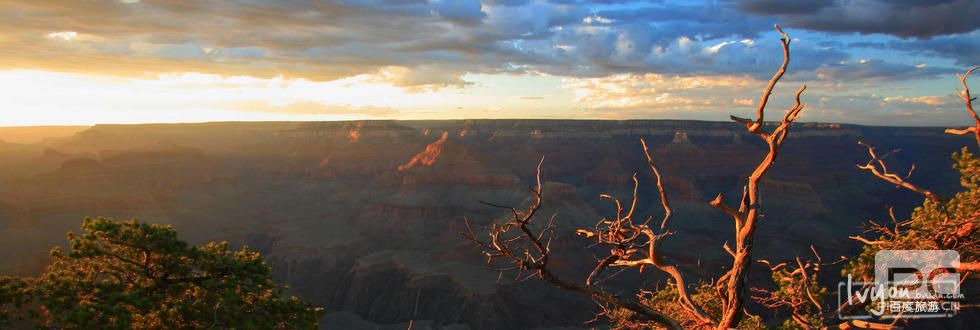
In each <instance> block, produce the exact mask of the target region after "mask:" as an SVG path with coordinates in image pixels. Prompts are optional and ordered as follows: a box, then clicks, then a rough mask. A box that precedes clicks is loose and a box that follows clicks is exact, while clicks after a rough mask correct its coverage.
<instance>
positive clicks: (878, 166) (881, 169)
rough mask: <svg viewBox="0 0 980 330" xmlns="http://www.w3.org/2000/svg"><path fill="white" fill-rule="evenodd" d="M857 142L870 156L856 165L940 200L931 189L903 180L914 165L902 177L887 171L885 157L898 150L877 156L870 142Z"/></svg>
mask: <svg viewBox="0 0 980 330" xmlns="http://www.w3.org/2000/svg"><path fill="white" fill-rule="evenodd" d="M858 144H860V145H862V146H865V147H867V148H868V155H870V156H871V159H869V160H868V163H866V164H864V165H857V167H858V168H859V169H862V170H866V171H869V172H871V174H872V175H874V176H875V177H877V178H879V179H882V180H885V181H886V182H888V183H891V184H894V185H895V186H898V187H902V188H905V189H908V190H911V191H914V192H916V193H919V194H921V195H923V196H925V197H926V198H929V199H931V200H933V201H936V202H939V201H940V198H939V196H936V194H934V193H932V192H931V191H929V190H926V189H922V188H920V187H919V186H916V185H914V184H912V183H909V182H908V181H905V180H906V179H908V178H909V177H910V176H912V172H913V171H915V165H912V167H911V169H909V172H908V174H906V175H905V176H904V177H902V176H899V175H897V174H895V173H892V172H889V170H888V165H887V164H885V159H886V158H888V157H889V156H891V155H894V154H895V153H896V152H898V150H895V151H892V152H889V153H887V154H885V155H884V156H880V157H879V156H878V154H877V153H876V152H875V147H873V146H871V145H870V144H867V143H864V141H858Z"/></svg>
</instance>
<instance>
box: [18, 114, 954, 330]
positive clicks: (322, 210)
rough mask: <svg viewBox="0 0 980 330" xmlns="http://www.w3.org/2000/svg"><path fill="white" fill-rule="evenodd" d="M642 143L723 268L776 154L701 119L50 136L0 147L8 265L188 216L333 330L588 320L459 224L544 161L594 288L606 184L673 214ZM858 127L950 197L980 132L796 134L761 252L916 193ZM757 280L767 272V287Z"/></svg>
mask: <svg viewBox="0 0 980 330" xmlns="http://www.w3.org/2000/svg"><path fill="white" fill-rule="evenodd" d="M641 137H642V138H644V139H645V140H646V141H647V143H648V144H649V145H650V148H651V151H652V152H653V155H654V157H655V158H656V160H657V162H658V163H659V165H660V167H661V170H662V171H663V173H664V181H665V184H666V186H667V188H668V193H669V195H670V197H671V199H672V202H673V204H672V205H673V206H674V221H673V224H672V226H673V231H674V232H675V234H674V235H672V236H671V237H670V239H669V240H667V242H665V245H664V248H665V249H667V250H666V251H669V252H670V253H668V257H669V258H670V259H671V260H672V261H674V262H676V263H678V264H680V265H681V267H682V269H683V270H684V271H685V272H688V273H690V274H691V276H694V277H704V278H710V277H717V275H718V274H715V273H711V272H710V271H708V270H711V269H718V268H716V267H717V266H720V265H722V264H724V263H725V262H727V261H728V260H730V258H729V257H728V256H727V255H726V254H725V253H724V252H723V251H722V250H721V249H720V246H721V245H722V244H723V243H724V242H725V241H726V240H727V241H730V240H731V237H730V235H731V223H730V220H729V219H728V218H727V217H726V216H724V215H723V214H720V213H719V212H718V211H717V210H715V209H713V208H712V207H710V206H708V205H707V201H708V200H710V199H712V198H714V196H716V195H717V194H724V195H726V197H728V198H729V200H735V199H737V198H738V197H739V196H740V194H741V191H740V190H739V188H738V185H739V183H740V182H741V181H742V180H744V179H745V176H746V174H747V173H748V172H750V171H751V170H752V169H753V167H754V166H755V165H756V164H757V163H758V161H759V159H761V157H763V155H764V149H763V148H764V146H763V145H762V144H761V143H759V142H758V141H757V140H758V139H757V137H755V136H751V135H746V134H744V128H741V127H739V126H738V125H734V124H731V123H715V122H695V121H549V120H477V121H407V122H401V121H398V122H396V121H370V122H328V123H208V124H180V125H132V126H130V125H99V126H95V127H93V128H90V129H88V130H85V131H81V132H78V133H77V134H75V135H74V136H72V137H70V138H66V139H62V140H60V141H48V142H46V144H45V145H44V146H38V145H33V146H32V145H26V146H25V145H17V146H10V148H0V165H2V166H7V168H9V169H10V170H9V171H5V174H4V176H0V178H6V179H4V182H3V184H2V185H0V272H2V273H15V272H16V273H31V272H34V271H36V270H38V269H40V267H43V265H44V263H45V260H46V259H45V257H44V256H45V254H46V252H47V251H48V249H49V248H50V247H51V246H53V245H56V244H60V243H62V242H63V241H64V233H65V232H66V231H68V230H74V229H76V228H77V226H78V224H79V223H80V222H81V219H82V218H83V217H85V216H96V215H107V216H115V217H118V218H129V217H137V218H140V219H141V220H144V221H151V222H158V223H168V224H173V225H174V226H176V228H177V229H178V232H179V233H180V234H181V235H182V237H184V238H186V239H188V240H190V241H192V242H195V243H201V242H206V241H212V240H219V241H220V240H227V241H229V242H230V243H232V244H233V245H242V244H248V245H249V246H252V247H254V248H256V249H258V250H259V251H261V252H263V253H264V254H265V255H266V256H268V258H269V260H270V262H271V263H272V264H273V265H274V266H275V272H276V276H277V277H279V278H280V279H281V280H282V281H283V282H285V283H287V284H289V285H290V286H291V287H292V291H293V292H294V293H297V294H299V295H302V296H304V297H306V298H308V299H311V300H313V301H315V302H317V303H318V304H320V305H323V306H325V307H326V308H327V310H328V312H329V314H328V315H327V317H326V318H325V319H324V321H323V325H324V326H325V327H326V328H338V327H339V328H350V329H355V328H371V329H376V328H384V327H395V328H399V327H400V328H402V329H404V328H405V326H406V325H407V323H408V322H409V321H412V320H414V321H415V322H414V326H415V327H416V328H424V327H431V328H433V329H461V328H471V329H510V328H533V327H542V328H546V327H558V326H580V325H582V322H584V321H586V320H588V319H590V318H591V317H592V312H593V311H594V304H593V303H592V302H590V301H588V300H587V299H585V298H583V297H579V296H576V295H574V294H571V293H567V292H563V291H560V290H558V289H554V288H551V287H549V286H547V285H545V284H541V283H538V282H536V281H533V280H531V281H525V282H520V283H515V282H514V281H513V277H510V276H502V277H499V278H498V275H499V274H498V273H496V272H493V271H490V270H489V269H487V268H485V264H484V263H485V259H484V258H483V256H482V255H480V253H479V251H478V249H476V248H474V247H473V246H472V245H471V244H469V243H467V242H466V241H464V240H463V239H462V238H461V237H460V236H459V232H461V231H464V230H465V225H464V224H465V223H466V222H468V223H470V224H471V225H472V226H473V227H474V228H475V229H477V230H479V229H480V228H482V226H484V225H487V224H489V223H490V222H491V221H500V220H502V219H505V218H507V217H509V216H510V211H509V210H506V209H500V208H496V207H492V206H488V205H486V204H482V203H480V201H485V202H490V203H493V204H497V205H505V206H516V207H524V206H526V205H527V204H528V203H530V199H529V196H530V194H529V191H528V187H529V186H531V185H533V184H534V181H533V179H534V170H535V166H536V165H537V164H538V162H539V161H540V160H541V158H542V156H544V158H545V160H544V163H543V166H542V170H543V173H542V180H543V181H544V187H543V188H544V207H543V208H542V210H541V213H540V214H541V216H542V218H541V220H540V221H546V220H547V219H548V218H550V217H551V216H552V215H554V216H555V217H556V218H555V219H556V221H557V224H558V227H559V230H558V239H557V240H556V241H555V242H554V245H553V246H554V248H555V249H556V257H555V258H554V259H553V260H552V262H551V265H552V267H554V269H555V271H557V272H559V273H561V274H562V276H565V277H567V278H568V279H570V280H581V279H582V278H584V276H585V274H583V273H582V272H583V268H585V267H588V266H583V265H584V264H590V263H594V262H595V260H594V253H593V251H591V250H589V248H588V247H587V246H586V244H587V242H583V241H582V240H581V239H580V238H578V237H576V236H575V235H574V230H575V229H577V228H581V227H586V226H592V225H594V224H595V222H596V221H598V220H600V219H602V217H603V216H611V215H612V212H613V209H612V206H611V204H610V203H609V201H608V200H600V199H599V198H598V195H599V194H601V193H607V194H612V195H615V196H616V197H618V198H620V199H622V200H629V199H630V197H631V196H632V191H633V180H632V175H633V173H634V172H635V173H637V179H638V180H639V187H638V190H639V196H640V198H639V200H638V212H640V213H641V214H642V217H646V216H653V217H654V218H658V217H660V216H661V215H662V211H661V210H660V208H659V200H658V199H657V197H656V196H658V195H657V192H656V190H655V188H654V186H653V185H652V183H653V177H652V176H651V175H650V174H649V170H648V169H647V167H646V163H645V158H644V156H643V154H642V151H641V149H640V145H639V142H638V140H639V138H641ZM858 138H861V139H864V140H867V141H870V142H874V143H876V144H879V145H881V146H882V148H892V147H896V148H897V147H900V148H902V149H903V150H905V152H903V153H901V154H898V155H897V156H896V157H895V159H894V160H895V161H896V162H898V163H897V165H896V166H898V167H907V166H908V165H909V164H910V163H911V162H912V161H913V160H915V161H916V164H917V170H916V172H917V173H918V174H917V177H916V178H917V179H918V180H920V182H922V183H923V184H924V185H928V186H930V187H935V188H934V189H935V190H937V191H939V192H945V191H949V189H951V188H953V187H955V185H956V184H957V181H956V177H955V174H954V173H951V171H949V170H948V169H949V167H948V166H949V159H948V158H949V157H948V156H949V154H950V153H951V152H952V151H954V150H957V149H958V148H959V146H961V145H965V144H966V143H968V142H969V140H968V138H963V137H951V136H944V135H943V134H942V133H941V130H937V129H931V128H894V129H893V128H887V129H885V128H874V127H861V126H852V125H836V124H808V123H804V124H801V125H798V126H794V130H793V132H792V133H791V135H790V140H788V141H787V145H786V151H785V152H784V153H783V154H782V155H781V156H780V159H779V160H778V162H777V163H776V166H775V167H774V168H773V170H772V171H771V172H770V173H769V175H768V176H767V178H766V180H764V181H763V182H762V194H763V200H762V201H763V203H764V207H765V210H766V214H765V218H764V220H763V223H762V224H761V227H760V228H759V231H758V233H757V235H758V236H759V239H758V240H757V247H756V251H757V253H758V254H759V255H760V256H764V257H765V258H767V259H770V260H779V259H781V258H788V257H792V256H795V255H803V254H807V253H808V250H809V246H810V244H814V245H815V246H816V247H817V248H818V249H820V250H821V252H825V253H826V254H827V255H842V254H849V252H852V251H853V250H854V249H855V248H856V247H857V246H856V244H854V243H852V242H850V241H849V240H848V239H847V238H846V237H847V235H853V234H855V233H857V232H859V231H860V229H859V228H858V227H857V226H858V225H859V224H860V223H862V222H863V221H865V220H868V219H874V218H877V219H883V216H884V214H885V213H884V212H885V211H886V209H885V208H884V207H883V205H884V204H885V201H888V204H892V205H911V204H912V202H914V201H915V200H916V199H917V196H914V195H910V194H905V193H904V192H902V191H899V190H895V189H893V187H890V186H888V185H883V184H880V183H879V182H877V181H875V180H873V179H870V178H867V177H866V175H864V174H863V173H861V172H859V171H857V170H855V169H854V167H853V165H854V164H855V163H858V162H861V161H864V160H866V158H865V157H866V152H865V151H864V150H863V149H861V148H860V147H858V146H857V145H856V144H855V143H854V142H855V141H856V140H857V139H858ZM0 147H2V145H0ZM45 148H48V149H49V150H48V151H44V149H45ZM896 211H898V212H902V210H901V209H897V210H896ZM464 220H465V222H464ZM755 275H758V276H754V277H753V278H752V279H751V280H752V281H753V283H766V281H768V279H767V275H766V274H763V273H759V274H755ZM624 276H625V277H624V282H629V283H657V282H658V281H662V280H663V278H662V277H661V276H659V275H658V274H651V273H650V272H644V273H643V274H635V273H629V272H627V273H624ZM831 277H832V276H831ZM619 284H622V283H619ZM619 284H617V282H615V281H613V282H610V283H609V285H611V286H613V287H615V286H616V285H619ZM651 285H652V284H651ZM651 288H652V286H651ZM556 301H560V303H557V302H556Z"/></svg>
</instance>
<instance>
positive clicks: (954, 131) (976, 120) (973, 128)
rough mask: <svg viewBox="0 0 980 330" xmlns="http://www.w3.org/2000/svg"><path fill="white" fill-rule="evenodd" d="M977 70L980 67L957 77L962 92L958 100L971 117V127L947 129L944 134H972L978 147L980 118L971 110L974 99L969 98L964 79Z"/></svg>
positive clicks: (979, 144)
mask: <svg viewBox="0 0 980 330" xmlns="http://www.w3.org/2000/svg"><path fill="white" fill-rule="evenodd" d="M977 69H980V65H978V66H975V67H972V68H970V69H969V70H966V73H964V74H962V75H958V76H959V77H960V84H961V85H963V91H961V92H960V93H959V94H960V98H962V99H963V102H964V103H966V111H967V112H969V113H970V116H971V117H973V123H974V124H973V126H970V127H968V128H966V129H955V128H949V129H946V133H949V134H956V135H965V134H970V133H973V135H974V136H976V139H977V146H978V147H980V116H977V112H976V110H973V101H974V100H976V98H975V97H971V96H970V86H967V84H966V78H968V77H970V74H971V73H973V71H975V70H977Z"/></svg>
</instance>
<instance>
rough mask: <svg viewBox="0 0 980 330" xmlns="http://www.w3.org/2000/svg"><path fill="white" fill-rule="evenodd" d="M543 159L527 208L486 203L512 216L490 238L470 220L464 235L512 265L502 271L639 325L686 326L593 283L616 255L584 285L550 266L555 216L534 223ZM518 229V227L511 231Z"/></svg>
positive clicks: (492, 258) (492, 229)
mask: <svg viewBox="0 0 980 330" xmlns="http://www.w3.org/2000/svg"><path fill="white" fill-rule="evenodd" d="M543 162H544V158H542V159H541V162H539V163H538V167H537V171H536V174H535V181H536V186H535V187H533V188H531V193H532V195H533V196H534V200H533V201H532V202H531V204H530V205H529V206H528V208H527V209H526V210H518V209H517V208H512V207H504V206H500V205H496V204H492V203H485V204H488V205H492V206H496V207H502V208H508V209H509V210H510V211H511V214H512V215H513V216H512V217H511V219H509V220H508V221H506V222H505V223H503V224H499V225H498V224H492V225H491V226H490V228H489V229H488V230H487V234H486V236H487V237H488V238H489V240H488V241H484V240H481V239H480V238H479V237H477V235H476V233H474V232H473V230H472V228H470V226H469V223H468V222H467V224H466V227H467V231H466V232H464V233H461V235H463V236H464V237H465V238H467V239H469V240H470V241H472V242H474V243H475V244H477V245H478V246H480V247H482V248H483V253H484V255H486V256H487V262H488V263H490V264H493V263H494V261H495V260H505V261H506V262H508V263H510V264H512V265H513V266H512V267H503V268H496V269H497V270H499V271H516V273H517V278H521V277H523V276H522V275H523V273H524V272H530V273H532V274H531V276H537V277H539V278H540V279H542V280H544V281H545V282H548V283H550V284H552V285H554V286H557V287H559V288H562V289H565V290H570V291H574V292H578V293H582V294H585V295H587V296H589V297H590V298H592V299H593V300H595V301H596V302H598V303H599V304H601V305H603V306H614V307H618V308H622V309H625V310H629V311H631V312H633V313H634V318H635V319H636V322H637V324H642V325H652V324H656V325H658V326H661V327H666V328H669V329H683V328H682V327H681V326H680V324H678V323H677V321H675V320H674V319H672V318H671V317H669V316H667V315H665V314H664V313H661V312H660V311H657V310H654V309H652V308H650V307H648V306H646V305H644V304H642V303H640V302H639V301H636V300H632V299H629V298H623V297H620V296H617V295H614V294H611V293H608V292H606V291H604V290H602V289H600V288H598V287H596V286H595V285H594V283H593V281H592V278H593V277H595V276H597V275H598V274H599V273H601V272H602V270H604V269H605V268H606V267H608V266H609V264H611V263H613V262H615V260H616V258H608V259H606V260H604V261H602V262H601V263H600V264H599V265H597V266H596V269H595V270H593V272H592V274H590V275H589V278H588V279H586V281H585V284H584V285H579V284H574V283H572V282H569V281H566V280H563V279H561V278H559V277H558V276H557V275H556V274H554V273H553V272H551V271H550V270H549V269H548V260H549V257H550V254H551V241H552V239H553V238H554V235H555V233H554V229H555V225H554V217H552V218H551V221H550V222H549V223H548V224H547V225H546V226H544V227H543V228H540V229H538V228H537V227H536V226H535V224H534V222H533V221H534V217H535V215H536V214H537V213H538V210H540V209H541V205H542V203H543V202H542V200H543V199H542V190H541V164H542V163H543ZM634 195H635V194H634ZM616 202H617V205H618V206H619V208H618V209H619V214H620V215H622V212H623V208H622V206H621V204H620V203H619V201H618V200H617V201H616ZM635 207H636V202H635V200H634V202H633V203H632V205H631V207H630V211H629V216H632V214H633V210H634V209H635ZM515 228H516V230H512V229H515Z"/></svg>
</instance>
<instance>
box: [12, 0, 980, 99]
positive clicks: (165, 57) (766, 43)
mask: <svg viewBox="0 0 980 330" xmlns="http://www.w3.org/2000/svg"><path fill="white" fill-rule="evenodd" d="M852 5H853V1H840V2H835V3H834V4H833V6H830V5H827V6H823V7H820V8H819V11H818V13H824V12H828V13H832V12H833V11H834V10H840V8H838V7H841V6H845V7H847V6H852ZM878 6H884V5H881V4H878ZM911 6H917V7H921V8H922V11H923V12H925V13H934V11H935V10H936V8H937V7H944V8H945V6H952V8H954V9H955V8H959V7H957V6H962V4H961V2H960V1H951V2H949V3H946V4H939V5H931V4H923V3H920V2H918V1H904V2H902V3H901V4H895V5H887V6H885V7H888V8H892V9H894V8H899V7H901V8H909V7H911ZM735 8H737V9H735ZM763 8H768V9H763ZM814 8H815V7H814V5H812V4H806V3H802V2H780V5H778V6H770V5H767V3H765V2H763V1H761V0H760V1H751V2H744V3H742V4H740V5H739V6H733V5H731V4H729V3H722V4H707V5H692V4H689V3H681V4H675V3H668V2H659V1H615V0H607V1H595V0H593V1H554V0H553V1H544V0H526V1H520V0H492V1H491V0H485V1H483V2H482V3H481V2H480V1H478V0H329V1H315V2H310V1H301V0H204V1H195V2H183V1H165V0H144V1H136V2H134V3H123V2H119V1H67V2H66V1H55V0H36V1H30V2H23V1H12V0H0V27H2V29H0V40H3V41H5V43H6V44H8V45H11V46H10V47H6V46H5V47H6V49H4V51H3V53H0V56H2V59H3V61H0V67H2V68H43V69H48V70H64V71H86V72H98V73H108V74H120V75H140V74H145V73H160V72H191V71H197V72H207V73H219V74H232V75H251V76H256V77H271V76H278V75H284V76H287V77H299V78H306V79H311V80H332V79H337V78H342V77H347V76H353V75H358V74H371V73H378V72H380V71H382V70H385V69H386V68H388V67H400V68H406V69H407V70H408V71H407V72H405V73H404V74H401V75H399V76H397V77H393V78H392V81H393V82H394V83H396V84H398V85H402V86H426V85H431V86H462V85H466V84H467V83H466V81H464V80H463V79H462V76H463V75H465V74H466V73H520V72H545V73H550V74H555V75H563V76H571V77H598V76H606V75H611V74H619V73H670V74H678V75H753V76H757V77H762V76H765V75H767V74H769V73H770V72H771V70H772V68H774V67H777V66H778V64H779V62H780V61H781V56H782V55H781V53H780V52H779V43H778V36H777V35H776V34H775V33H774V32H773V31H772V26H771V23H772V18H770V17H764V16H751V15H745V14H743V13H741V12H739V11H738V10H745V11H751V12H754V13H760V14H767V15H769V14H776V15H780V19H781V20H784V21H787V22H797V21H796V20H799V21H798V22H804V23H805V22H809V21H806V20H810V21H814V22H815V21H817V20H818V19H817V18H814V17H810V18H807V17H809V16H812V15H809V14H806V12H809V11H812V10H816V9H814ZM970 8H972V7H970ZM892 9H890V10H891V11H892V12H894V11H896V10H892ZM766 10H768V11H766ZM971 10H972V9H971ZM884 13H886V14H887V13H889V11H885V12H884ZM967 13H969V11H963V12H961V14H967ZM787 15H788V16H787ZM821 15H822V14H821ZM855 15H858V14H855ZM821 17H822V16H821ZM845 18H846V17H845ZM845 18H842V19H845ZM846 19H850V18H846ZM927 21H929V22H935V21H936V20H935V19H930V20H927ZM954 21H955V20H954ZM801 24H802V23H801ZM807 24H810V23H807ZM869 24H870V23H869ZM907 24H913V23H907ZM914 24H918V23H914ZM803 25H806V24H803ZM803 25H801V26H803ZM845 25H846V24H845ZM953 25H955V24H953ZM939 26H940V27H938V28H937V29H940V28H942V26H946V25H942V24H939ZM789 32H790V33H793V32H794V31H792V30H790V31H789ZM898 46H899V45H895V46H893V47H898ZM963 47H968V45H964V46H963ZM929 49H932V48H929ZM974 49H975V48H974ZM910 51H911V50H910ZM917 51H921V52H930V51H933V50H928V49H926V50H917ZM793 52H794V60H793V64H792V65H793V69H794V70H798V71H803V72H811V73H812V72H816V70H818V69H821V68H830V71H828V72H831V73H833V70H834V68H835V67H834V65H835V63H838V62H841V61H845V60H848V58H849V55H848V54H847V53H846V52H844V51H843V50H841V48H840V47H836V46H831V47H828V46H826V45H823V44H817V43H806V42H799V43H796V44H794V49H793ZM974 54H975V53H974ZM886 64H887V63H882V64H881V65H886ZM881 65H879V66H881ZM889 73H894V74H896V75H899V76H902V75H903V73H902V72H901V71H900V70H894V68H893V70H883V71H880V72H878V71H875V74H880V75H882V79H885V78H884V77H885V75H887V74H889ZM833 74H836V73H833ZM869 74H870V73H869Z"/></svg>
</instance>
